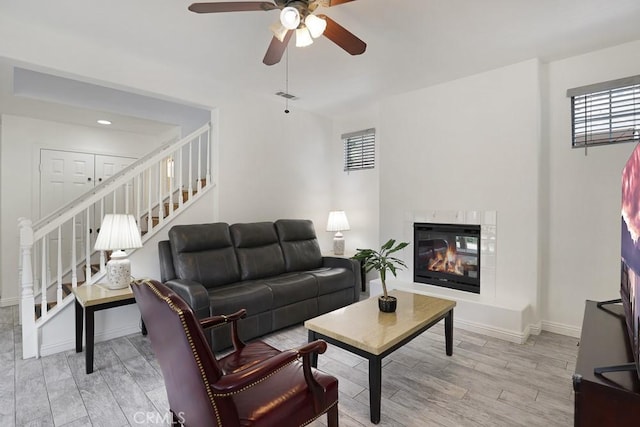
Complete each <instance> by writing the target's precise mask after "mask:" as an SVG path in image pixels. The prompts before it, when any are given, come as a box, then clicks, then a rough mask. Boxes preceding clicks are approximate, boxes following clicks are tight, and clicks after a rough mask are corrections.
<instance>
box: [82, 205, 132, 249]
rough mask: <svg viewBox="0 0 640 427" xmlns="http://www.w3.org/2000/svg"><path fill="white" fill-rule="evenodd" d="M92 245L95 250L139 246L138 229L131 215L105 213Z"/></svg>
mask: <svg viewBox="0 0 640 427" xmlns="http://www.w3.org/2000/svg"><path fill="white" fill-rule="evenodd" d="M94 247H95V249H96V250H97V251H113V250H120V249H134V248H141V247H142V241H141V239H140V230H138V225H137V224H136V220H135V218H134V217H133V215H125V214H106V215H105V216H104V219H103V220H102V225H101V226H100V232H99V233H98V238H97V239H96V244H95V246H94Z"/></svg>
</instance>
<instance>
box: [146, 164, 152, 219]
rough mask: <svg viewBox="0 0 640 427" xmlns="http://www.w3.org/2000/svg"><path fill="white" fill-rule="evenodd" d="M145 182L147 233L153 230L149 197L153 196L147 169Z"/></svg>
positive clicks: (149, 171) (149, 172)
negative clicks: (146, 187)
mask: <svg viewBox="0 0 640 427" xmlns="http://www.w3.org/2000/svg"><path fill="white" fill-rule="evenodd" d="M147 178H148V179H147V181H148V187H149V190H148V191H147V232H150V231H151V230H152V229H153V218H152V215H151V198H152V197H151V195H152V194H153V188H152V187H151V184H152V180H151V168H149V169H147Z"/></svg>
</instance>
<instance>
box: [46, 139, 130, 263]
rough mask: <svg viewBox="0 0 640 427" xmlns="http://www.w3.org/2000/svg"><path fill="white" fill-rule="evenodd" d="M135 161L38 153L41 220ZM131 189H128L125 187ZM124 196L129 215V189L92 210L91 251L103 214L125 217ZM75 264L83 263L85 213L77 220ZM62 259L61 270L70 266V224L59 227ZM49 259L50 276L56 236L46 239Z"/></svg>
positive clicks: (60, 152)
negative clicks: (60, 228)
mask: <svg viewBox="0 0 640 427" xmlns="http://www.w3.org/2000/svg"><path fill="white" fill-rule="evenodd" d="M135 160H136V159H134V158H130V157H119V156H104V155H98V154H88V153H77V152H73V151H59V150H45V149H43V150H41V151H40V218H44V217H45V216H47V215H49V214H50V213H52V212H53V211H55V210H56V209H59V208H61V207H63V206H64V205H66V204H67V203H69V202H71V201H73V200H75V199H76V198H78V197H80V196H81V195H83V194H84V193H86V192H87V191H90V190H91V189H93V187H94V186H96V185H99V184H100V183H102V182H104V181H106V180H107V179H108V178H110V177H111V176H113V175H115V174H116V173H118V172H120V171H121V170H122V169H124V168H125V167H127V166H128V165H129V164H131V163H133V162H134V161H135ZM128 187H130V186H128ZM127 193H128V199H129V203H128V205H129V212H128V213H131V212H132V210H131V209H132V207H133V202H132V200H133V195H132V194H133V193H132V191H131V188H129V191H127V190H124V189H122V190H119V191H118V193H117V194H116V195H115V197H111V196H110V197H108V198H107V199H108V200H107V199H105V200H103V203H102V204H100V205H99V206H100V207H99V208H97V209H95V210H93V209H92V210H91V212H89V217H90V218H91V224H89V228H90V229H91V231H92V232H91V241H90V242H89V245H90V247H93V242H94V241H95V238H96V237H97V230H98V229H99V227H100V223H101V222H102V217H103V216H104V214H105V213H125V208H126V207H127V200H126V198H127ZM74 224H75V228H76V256H77V259H76V264H77V263H78V262H79V261H80V260H81V259H83V257H84V254H85V252H84V250H85V248H86V242H85V240H84V235H85V230H86V228H85V227H86V213H82V214H80V215H78V216H76V221H75V223H74ZM61 231H62V233H61V234H62V236H63V237H62V242H61V248H62V251H61V253H62V257H61V262H62V266H63V270H66V269H68V268H70V266H71V242H70V240H69V236H71V235H72V234H71V224H70V223H69V224H65V226H63V227H62V230H61ZM47 245H50V246H49V247H50V248H51V249H52V251H49V254H50V259H49V262H48V263H47V264H48V271H49V272H50V274H51V275H55V274H56V272H57V263H58V260H57V247H58V246H57V245H58V237H57V232H54V233H51V234H50V235H49V239H47Z"/></svg>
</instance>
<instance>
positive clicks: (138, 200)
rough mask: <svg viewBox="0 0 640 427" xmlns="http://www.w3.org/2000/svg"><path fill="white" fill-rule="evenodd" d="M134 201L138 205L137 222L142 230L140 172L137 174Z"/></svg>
mask: <svg viewBox="0 0 640 427" xmlns="http://www.w3.org/2000/svg"><path fill="white" fill-rule="evenodd" d="M134 183H135V184H134V190H135V191H134V192H133V194H134V203H135V205H136V223H137V224H138V228H140V229H141V230H142V227H140V220H141V218H142V216H141V212H142V207H141V206H142V175H140V174H138V175H136V176H135V181H134Z"/></svg>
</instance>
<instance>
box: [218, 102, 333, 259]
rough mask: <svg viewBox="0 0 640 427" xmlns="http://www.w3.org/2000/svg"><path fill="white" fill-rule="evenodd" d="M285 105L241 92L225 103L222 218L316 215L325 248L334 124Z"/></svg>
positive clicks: (242, 219) (221, 135) (313, 217)
mask: <svg viewBox="0 0 640 427" xmlns="http://www.w3.org/2000/svg"><path fill="white" fill-rule="evenodd" d="M283 109H284V107H283V105H282V103H280V102H267V101H262V102H259V101H258V100H256V99H251V98H245V97H242V96H240V97H237V98H234V99H233V100H228V101H225V102H224V103H223V105H222V106H221V107H220V109H219V121H220V130H219V140H220V146H219V156H220V163H219V219H220V221H224V222H228V223H237V222H252V221H272V220H276V219H279V218H304V219H311V220H313V222H314V225H315V227H316V232H317V234H318V238H319V240H320V243H321V247H322V249H323V250H326V249H329V248H330V237H331V236H329V235H328V233H326V232H325V231H324V229H325V227H326V221H327V215H328V213H329V205H330V200H331V197H332V191H331V180H330V174H329V172H328V164H329V162H330V155H331V154H332V152H331V150H330V146H329V141H330V140H331V122H330V121H329V120H328V119H326V118H323V117H320V116H317V115H314V114H310V113H307V112H304V111H300V110H296V109H295V106H293V105H292V106H291V108H290V110H291V112H290V113H289V114H285V113H284V112H283ZM333 154H335V153H333Z"/></svg>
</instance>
